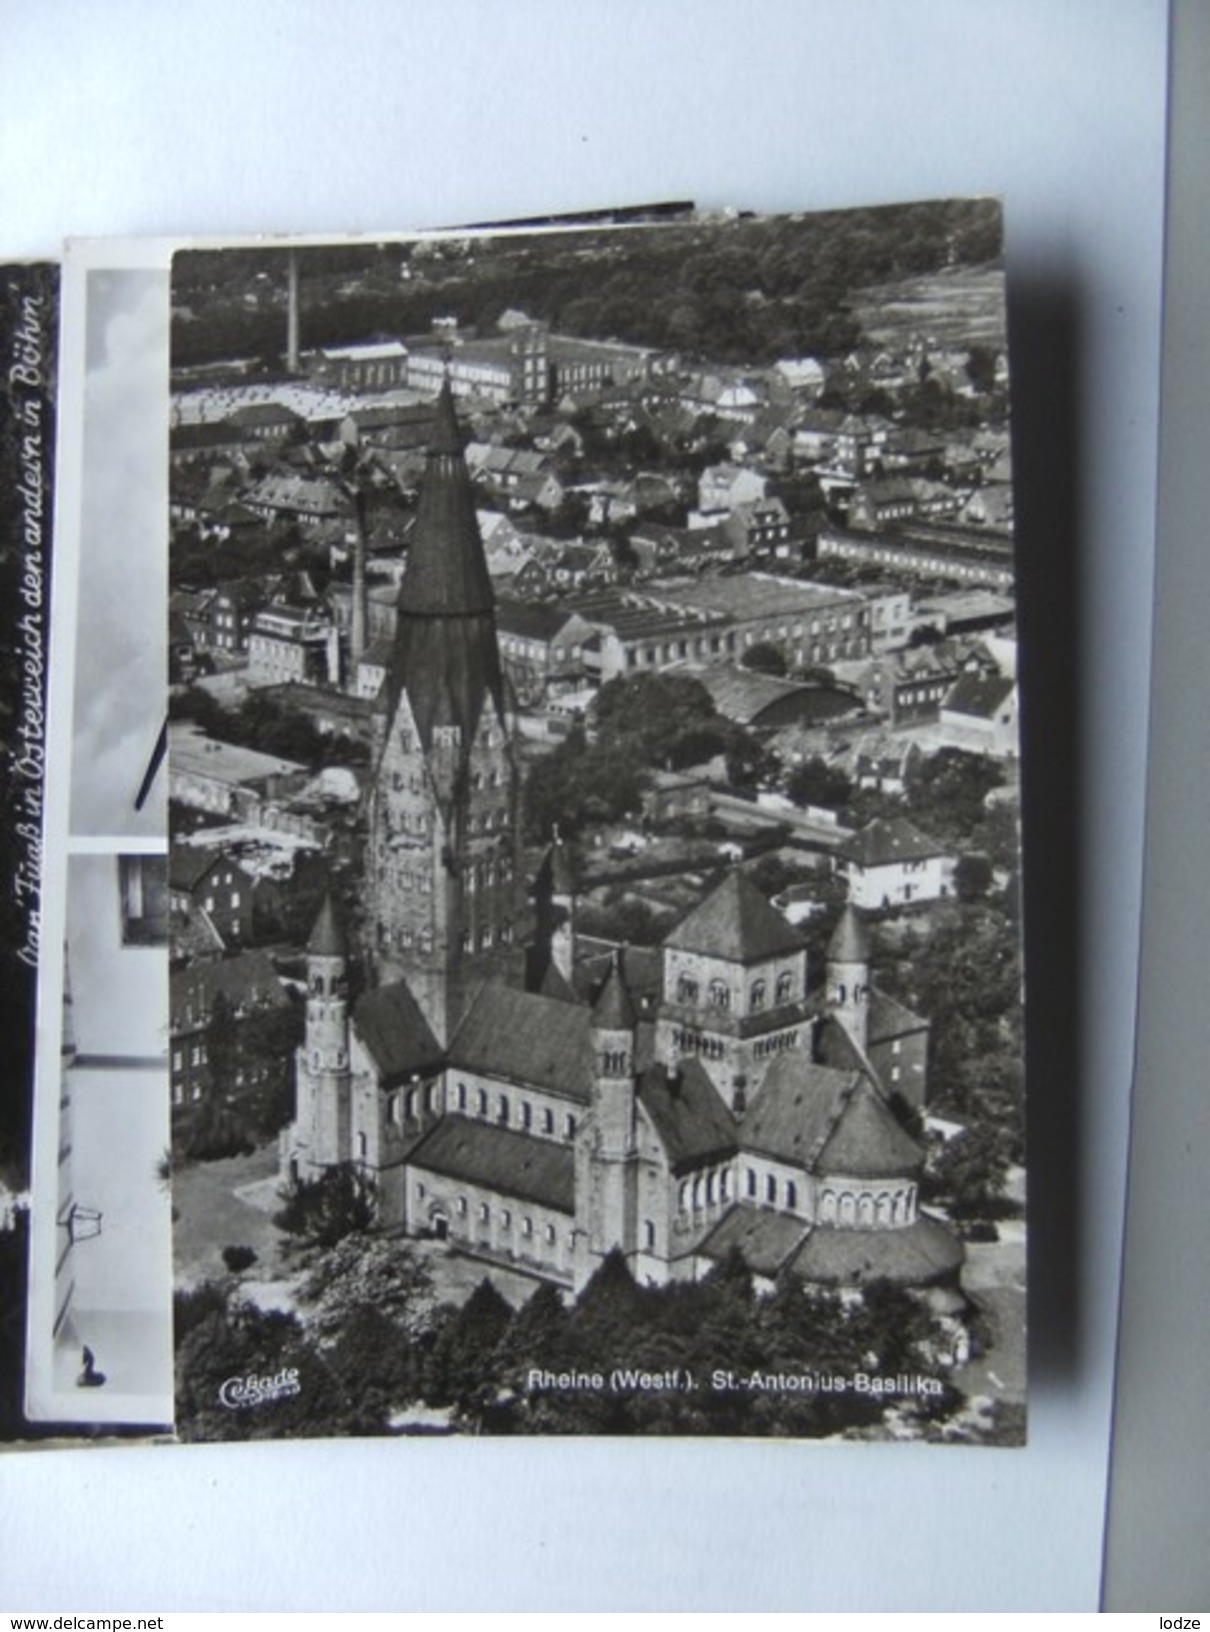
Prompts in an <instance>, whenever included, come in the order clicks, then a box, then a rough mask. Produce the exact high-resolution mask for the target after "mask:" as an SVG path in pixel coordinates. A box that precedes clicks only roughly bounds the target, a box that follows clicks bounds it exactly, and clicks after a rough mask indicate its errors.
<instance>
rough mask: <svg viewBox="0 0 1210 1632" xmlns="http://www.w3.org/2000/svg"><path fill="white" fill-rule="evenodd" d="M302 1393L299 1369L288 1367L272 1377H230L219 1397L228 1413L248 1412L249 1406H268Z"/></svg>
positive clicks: (251, 1375) (221, 1389)
mask: <svg viewBox="0 0 1210 1632" xmlns="http://www.w3.org/2000/svg"><path fill="white" fill-rule="evenodd" d="M301 1393H302V1384H301V1383H300V1382H299V1380H298V1367H297V1366H286V1367H284V1368H283V1369H282V1370H281V1371H278V1372H274V1374H273V1376H272V1377H257V1376H256V1375H255V1374H254V1373H250V1374H249V1375H248V1376H247V1377H228V1378H227V1380H226V1382H225V1383H223V1385H222V1387H221V1388H220V1389H219V1391H218V1397H219V1401H220V1403H221V1404H223V1405H225V1406H226V1407H227V1409H228V1411H246V1410H247V1409H248V1407H249V1406H253V1405H268V1404H270V1402H271V1401H273V1400H286V1399H289V1398H290V1396H291V1395H293V1394H301Z"/></svg>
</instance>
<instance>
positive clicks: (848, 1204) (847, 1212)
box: [839, 1190, 857, 1224]
mask: <svg viewBox="0 0 1210 1632" xmlns="http://www.w3.org/2000/svg"><path fill="white" fill-rule="evenodd" d="M856 1211H857V1203H856V1201H855V1200H854V1199H853V1197H852V1196H851V1195H850V1194H849V1192H848V1191H847V1190H846V1191H845V1192H844V1194H843V1195H842V1196H841V1198H840V1210H839V1219H840V1222H841V1223H842V1224H851V1223H852V1222H853V1218H854V1215H855V1213H856Z"/></svg>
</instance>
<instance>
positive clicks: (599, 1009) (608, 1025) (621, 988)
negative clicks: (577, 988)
mask: <svg viewBox="0 0 1210 1632" xmlns="http://www.w3.org/2000/svg"><path fill="white" fill-rule="evenodd" d="M592 1023H593V1025H594V1027H596V1029H597V1030H598V1031H633V1030H634V1024H635V1013H634V1004H633V1003H632V1002H631V999H630V993H629V991H628V990H627V987H626V977H625V975H624V974H623V973H622V957H621V953H620V952H615V953H614V955H613V962H612V963H611V964H610V966H609V973H608V974H607V975H606V977H605V984H604V985H603V986H602V987H601V990H600V991H599V992H598V993H597V1000H596V1002H595V1003H594V1004H593V1008H592Z"/></svg>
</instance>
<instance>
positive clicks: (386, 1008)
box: [353, 981, 441, 1088]
mask: <svg viewBox="0 0 1210 1632" xmlns="http://www.w3.org/2000/svg"><path fill="white" fill-rule="evenodd" d="M353 1025H354V1028H355V1030H356V1032H357V1035H358V1036H359V1037H360V1038H361V1040H362V1042H363V1043H364V1044H365V1046H366V1048H367V1049H368V1050H369V1053H370V1057H371V1059H372V1060H373V1061H374V1065H375V1067H376V1068H377V1071H378V1075H379V1077H380V1079H381V1082H382V1086H383V1087H384V1088H392V1087H394V1086H395V1085H396V1084H397V1083H399V1082H402V1081H403V1079H404V1078H405V1077H408V1076H411V1075H412V1073H413V1072H416V1071H422V1070H424V1069H425V1068H426V1067H429V1066H433V1065H436V1064H437V1063H438V1062H439V1061H440V1059H441V1046H440V1044H439V1043H438V1042H437V1039H436V1038H435V1037H434V1036H433V1033H432V1032H431V1031H430V1029H429V1025H428V1022H427V1021H426V1020H425V1018H424V1015H423V1014H421V1012H420V1008H419V1005H418V1004H417V1002H416V999H415V998H414V997H413V996H412V994H411V992H410V991H409V990H408V988H407V986H406V985H404V983H403V982H402V981H397V982H395V983H394V984H393V985H390V986H380V987H379V988H378V990H377V991H374V992H366V993H364V994H363V995H362V996H361V997H359V998H358V1000H357V1002H356V1004H355V1005H354V1008H353Z"/></svg>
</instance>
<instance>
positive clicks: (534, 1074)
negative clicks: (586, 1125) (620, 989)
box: [450, 981, 593, 1105]
mask: <svg viewBox="0 0 1210 1632" xmlns="http://www.w3.org/2000/svg"><path fill="white" fill-rule="evenodd" d="M590 1024H591V1016H590V1014H589V1012H588V1010H587V1009H586V1008H584V1007H583V1006H582V1005H580V1004H578V1003H566V1002H560V1001H559V1000H558V999H557V998H553V997H544V996H542V995H541V994H540V993H538V992H520V991H516V990H514V989H513V988H512V987H508V986H500V985H497V984H495V983H494V982H491V981H488V982H486V983H485V984H484V986H483V987H482V988H481V989H480V991H479V994H478V996H477V997H476V998H475V1000H474V1002H473V1003H472V1004H471V1007H470V1009H469V1011H468V1012H467V1014H466V1016H465V1018H464V1019H463V1021H462V1024H461V1025H460V1026H459V1027H458V1030H457V1032H456V1034H455V1036H454V1040H453V1042H452V1043H451V1044H450V1065H451V1067H452V1068H453V1069H454V1070H455V1071H456V1070H458V1069H459V1067H461V1068H462V1069H463V1070H465V1071H478V1072H481V1073H482V1074H483V1075H484V1076H488V1077H494V1078H496V1079H497V1080H501V1081H505V1082H516V1083H523V1084H525V1085H527V1086H529V1087H533V1088H542V1089H545V1090H546V1091H547V1092H549V1093H554V1094H559V1095H561V1096H562V1098H564V1099H573V1100H577V1101H578V1102H579V1103H580V1104H582V1105H587V1104H588V1103H589V1101H590V1100H591V1098H592V1059H593V1054H592V1033H591V1030H590Z"/></svg>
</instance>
